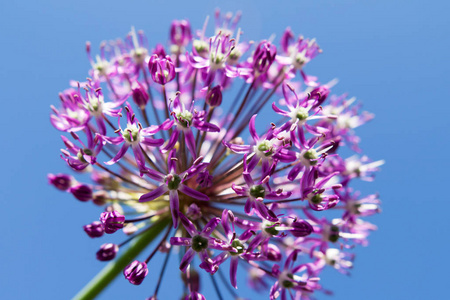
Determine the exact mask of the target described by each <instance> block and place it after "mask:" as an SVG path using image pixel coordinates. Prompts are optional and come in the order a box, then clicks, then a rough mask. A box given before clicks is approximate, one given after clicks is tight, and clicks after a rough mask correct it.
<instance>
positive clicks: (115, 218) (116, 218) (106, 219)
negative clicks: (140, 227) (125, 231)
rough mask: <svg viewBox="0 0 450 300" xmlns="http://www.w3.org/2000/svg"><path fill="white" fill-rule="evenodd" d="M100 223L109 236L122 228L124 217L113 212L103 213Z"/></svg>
mask: <svg viewBox="0 0 450 300" xmlns="http://www.w3.org/2000/svg"><path fill="white" fill-rule="evenodd" d="M100 221H101V222H102V224H103V228H104V229H105V232H106V233H108V234H111V233H114V232H116V231H117V230H119V229H122V228H123V224H124V222H125V217H124V216H123V215H121V214H120V213H119V212H117V211H115V210H114V211H105V212H103V213H102V214H101V215H100Z"/></svg>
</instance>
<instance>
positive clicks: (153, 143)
mask: <svg viewBox="0 0 450 300" xmlns="http://www.w3.org/2000/svg"><path fill="white" fill-rule="evenodd" d="M141 142H142V143H143V144H145V145H147V146H150V147H159V146H161V145H162V144H164V140H163V139H152V138H149V137H145V136H144V137H141Z"/></svg>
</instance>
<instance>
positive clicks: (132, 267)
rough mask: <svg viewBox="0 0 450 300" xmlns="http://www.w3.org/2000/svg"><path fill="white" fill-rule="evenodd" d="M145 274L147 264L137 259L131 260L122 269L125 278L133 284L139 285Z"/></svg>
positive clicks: (146, 272)
mask: <svg viewBox="0 0 450 300" xmlns="http://www.w3.org/2000/svg"><path fill="white" fill-rule="evenodd" d="M147 274H148V269H147V264H146V263H145V262H140V261H137V260H135V261H133V262H132V263H131V264H129V265H128V266H126V267H125V269H124V270H123V275H124V276H125V278H126V279H128V281H129V282H130V283H131V284H134V285H140V284H141V283H142V281H143V280H144V278H145V276H147Z"/></svg>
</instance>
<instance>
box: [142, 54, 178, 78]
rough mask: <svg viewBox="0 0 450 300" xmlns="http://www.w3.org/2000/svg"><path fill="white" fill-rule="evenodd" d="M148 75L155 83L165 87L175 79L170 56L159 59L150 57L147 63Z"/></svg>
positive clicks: (173, 66)
mask: <svg viewBox="0 0 450 300" xmlns="http://www.w3.org/2000/svg"><path fill="white" fill-rule="evenodd" d="M148 69H149V70H150V75H151V76H152V79H153V81H154V82H155V83H158V84H161V85H165V84H167V83H168V82H171V81H172V80H173V79H174V78H175V65H174V64H173V62H172V59H171V58H170V56H166V57H165V58H160V57H158V55H156V54H155V55H152V57H150V61H149V62H148Z"/></svg>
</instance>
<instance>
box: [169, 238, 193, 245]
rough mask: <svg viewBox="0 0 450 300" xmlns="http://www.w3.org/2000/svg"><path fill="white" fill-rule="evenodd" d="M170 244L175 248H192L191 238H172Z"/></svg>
mask: <svg viewBox="0 0 450 300" xmlns="http://www.w3.org/2000/svg"><path fill="white" fill-rule="evenodd" d="M170 244H171V245H173V246H190V245H191V238H186V237H171V238H170Z"/></svg>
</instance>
